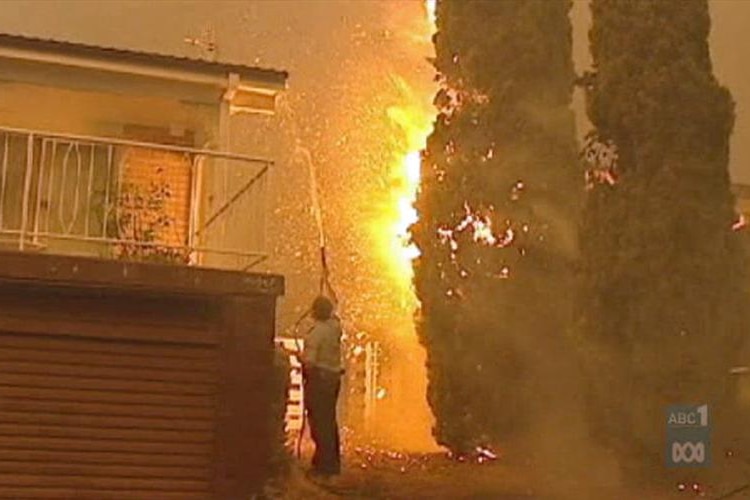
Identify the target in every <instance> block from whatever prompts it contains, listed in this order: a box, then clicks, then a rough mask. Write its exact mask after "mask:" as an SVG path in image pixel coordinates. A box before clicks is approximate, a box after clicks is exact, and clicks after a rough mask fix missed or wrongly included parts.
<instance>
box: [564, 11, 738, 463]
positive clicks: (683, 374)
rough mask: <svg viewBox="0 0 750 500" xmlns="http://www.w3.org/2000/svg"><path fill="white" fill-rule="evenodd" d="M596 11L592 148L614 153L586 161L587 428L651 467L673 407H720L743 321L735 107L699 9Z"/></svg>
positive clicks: (583, 314)
mask: <svg viewBox="0 0 750 500" xmlns="http://www.w3.org/2000/svg"><path fill="white" fill-rule="evenodd" d="M591 7H592V14H593V25H592V28H591V31H590V34H589V36H590V44H591V51H592V56H593V61H594V72H593V73H592V75H590V76H591V78H588V79H587V82H586V83H587V85H588V91H587V105H588V110H587V111H588V115H589V118H590V120H591V122H592V123H593V125H594V127H595V133H594V135H592V141H591V143H590V145H593V146H595V147H599V149H600V150H601V151H609V153H610V154H609V155H607V154H605V155H604V156H603V158H604V159H605V160H606V161H605V163H606V164H605V165H603V166H602V164H601V161H600V160H601V159H602V156H601V155H596V154H592V155H589V156H588V159H589V160H590V167H591V171H590V173H591V174H592V175H590V179H592V182H593V184H592V186H591V188H592V189H591V190H590V191H589V194H588V197H587V200H586V206H585V208H584V215H583V222H582V229H581V235H580V241H581V252H582V270H583V272H582V288H581V299H582V300H581V301H580V303H579V305H580V310H579V314H578V318H579V319H580V328H581V331H582V332H583V338H584V339H585V340H586V341H587V342H586V345H587V346H589V347H591V350H590V352H589V356H588V357H587V360H588V362H587V363H586V365H587V366H588V368H589V370H590V373H589V380H591V387H590V389H591V390H590V391H589V396H590V403H591V410H592V412H591V416H592V417H593V420H592V423H593V424H594V428H595V429H596V430H597V431H598V436H599V437H600V438H602V439H604V440H606V441H607V442H608V443H609V444H610V445H611V446H613V447H615V448H617V449H619V450H621V451H626V452H632V453H637V454H638V457H639V458H638V460H639V461H642V459H643V457H644V456H650V457H651V458H652V459H654V460H659V459H660V458H659V456H660V455H661V453H662V450H663V447H664V444H663V432H664V420H663V419H664V412H665V409H666V407H667V406H668V405H676V404H702V403H708V404H710V405H712V406H711V408H712V410H715V411H714V413H715V414H716V416H717V417H720V416H721V414H722V412H723V410H724V409H726V408H727V402H729V401H730V400H731V397H730V396H731V393H732V390H731V389H732V387H731V380H730V379H731V377H730V376H729V375H728V371H729V369H730V368H731V366H732V364H733V363H734V362H735V361H736V353H737V352H738V348H739V346H740V345H741V344H742V340H743V327H744V326H745V325H747V323H746V316H745V314H744V312H743V309H744V306H745V305H746V301H745V298H746V290H745V286H744V281H745V274H744V267H743V265H744V264H743V256H742V252H741V248H740V242H739V239H738V238H739V237H738V235H737V234H736V233H735V232H733V231H732V222H733V220H734V218H735V213H734V207H733V204H734V200H733V197H732V195H731V191H730V179H729V173H728V160H729V137H730V135H731V131H732V126H733V121H734V112H733V102H732V98H731V96H730V94H729V92H728V91H727V90H726V89H725V88H723V87H722V86H721V85H719V84H718V83H717V81H716V79H715V77H714V75H713V72H712V67H711V59H710V54H709V46H708V35H709V29H710V18H709V12H708V5H707V2H706V0H660V1H658V2H650V1H649V2H647V1H631V0H592V2H591ZM604 171H606V172H604ZM603 172H604V174H603Z"/></svg>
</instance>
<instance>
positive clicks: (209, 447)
mask: <svg viewBox="0 0 750 500" xmlns="http://www.w3.org/2000/svg"><path fill="white" fill-rule="evenodd" d="M218 377H219V374H218V349H217V347H216V346H215V345H210V344H190V343H179V342H164V341H162V342H146V341H142V340H131V339H97V338H87V337H86V336H75V335H72V336H71V335H68V336H61V335H45V334H39V333H27V332H15V333H14V332H7V331H6V332H0V497H1V498H13V499H20V498H49V499H52V498H65V499H70V498H81V499H97V500H104V499H111V498H122V499H139V500H143V499H153V500H157V499H162V498H164V499H166V498H174V499H180V500H188V499H206V498H210V497H211V496H212V495H211V491H212V490H211V488H212V485H211V479H212V474H213V470H212V460H213V451H214V449H213V447H214V421H215V416H216V400H217V385H218Z"/></svg>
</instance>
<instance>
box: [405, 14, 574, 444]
mask: <svg viewBox="0 0 750 500" xmlns="http://www.w3.org/2000/svg"><path fill="white" fill-rule="evenodd" d="M570 7H571V2H570V1H569V0H503V1H489V0H488V1H482V0H441V1H440V2H439V3H438V10H437V26H438V31H437V33H436V35H435V46H436V59H435V67H436V69H437V72H438V78H439V81H440V84H441V89H440V91H439V92H438V94H437V96H436V98H435V103H436V106H437V107H438V109H439V115H438V117H437V120H436V123H435V128H434V132H433V133H432V135H431V136H430V137H429V139H428V143H427V149H426V151H425V152H424V158H423V167H422V179H423V180H422V187H421V192H420V194H419V198H418V201H417V209H418V211H419V217H420V220H419V222H418V223H417V224H416V225H415V226H414V228H413V235H414V240H415V242H416V243H417V245H418V246H419V248H420V250H421V258H420V259H419V260H418V262H417V263H416V266H415V286H416V290H417V294H418V296H419V299H420V301H421V304H422V315H421V322H420V324H419V334H420V338H421V341H422V342H423V344H424V345H425V346H426V349H427V353H428V377H429V388H428V399H429V402H430V405H431V407H432V409H433V412H434V413H435V415H436V421H437V423H436V428H435V435H436V437H437V439H438V441H439V442H440V443H442V444H444V445H446V446H448V447H449V448H451V449H452V450H454V451H459V452H462V451H469V450H471V449H473V447H475V446H477V445H481V444H484V443H488V442H489V443H492V442H495V441H497V440H499V439H502V438H503V437H505V436H507V434H508V433H509V432H511V431H514V430H518V429H519V426H521V424H522V422H523V421H524V420H525V419H524V418H523V417H524V415H525V413H526V411H527V406H528V400H527V399H526V398H525V397H524V394H525V395H527V397H533V395H531V394H530V392H531V391H529V390H528V389H529V387H530V386H529V384H528V379H527V377H526V376H527V374H528V373H529V363H530V362H531V361H530V359H531V358H532V357H533V356H530V351H532V350H534V349H536V347H537V346H538V345H539V343H540V341H542V339H545V338H551V337H554V336H556V335H558V336H559V335H561V334H562V329H563V325H564V324H565V323H566V322H567V320H568V319H569V316H568V315H569V306H570V302H569V300H568V297H569V296H570V294H569V290H568V286H569V281H570V279H569V278H570V272H569V264H570V260H571V259H572V258H573V257H572V256H573V255H574V254H575V251H576V250H575V242H574V240H575V238H574V230H573V228H571V225H570V221H571V220H572V218H573V214H574V213H575V210H576V198H577V196H576V192H577V191H578V190H579V189H580V186H582V174H581V172H579V171H578V169H577V167H576V165H577V159H576V145H575V130H574V121H573V117H572V113H571V111H570V102H571V93H572V84H573V81H574V72H573V64H572V59H571V26H570V21H569V18H568V11H569V9H570Z"/></svg>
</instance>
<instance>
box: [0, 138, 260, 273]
mask: <svg viewBox="0 0 750 500" xmlns="http://www.w3.org/2000/svg"><path fill="white" fill-rule="evenodd" d="M272 164H273V163H272V162H271V161H268V160H263V159H258V158H253V157H250V156H246V155H240V154H233V153H226V152H217V151H211V150H204V149H195V148H188V147H180V146H170V145H164V144H156V143H147V142H138V141H129V140H121V139H112V138H101V137H90V136H80V135H69V134H58V133H51V132H40V131H33V130H24V129H16V128H4V127H0V246H3V247H6V248H7V247H12V248H17V249H19V250H22V251H44V252H50V253H62V254H83V255H92V256H97V257H108V258H118V259H127V260H144V261H166V262H175V263H182V264H189V265H200V266H208V267H221V268H233V269H244V270H248V269H251V268H253V267H254V266H256V265H257V264H259V263H260V262H262V261H263V260H264V259H265V258H266V253H265V239H266V238H265V233H266V227H265V226H266V210H267V178H268V175H267V174H268V171H269V169H270V167H271V166H272Z"/></svg>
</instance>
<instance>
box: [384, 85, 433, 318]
mask: <svg viewBox="0 0 750 500" xmlns="http://www.w3.org/2000/svg"><path fill="white" fill-rule="evenodd" d="M392 79H393V80H394V81H395V82H397V85H399V86H400V87H401V90H402V93H403V94H405V95H406V96H407V98H414V97H415V96H414V94H415V93H414V91H413V90H411V89H410V88H409V87H408V86H407V85H406V83H405V82H404V81H403V80H401V79H400V78H399V77H397V76H393V77H392ZM417 102H418V101H417ZM388 117H389V118H390V120H391V122H392V123H393V124H394V126H395V127H396V128H397V129H398V130H399V131H400V135H401V136H402V138H401V139H402V140H400V141H397V142H398V143H400V144H401V148H402V149H401V151H397V152H396V155H395V164H394V165H393V167H392V175H393V178H394V182H393V185H394V190H393V196H394V199H395V207H396V209H395V211H394V214H393V217H394V220H393V222H392V223H391V224H390V226H391V228H392V229H391V230H390V231H388V233H390V234H387V235H385V236H386V237H387V238H388V239H389V242H388V243H389V244H388V252H387V256H386V260H388V261H389V262H388V264H389V267H390V268H391V270H392V274H393V276H394V278H395V279H396V281H397V282H398V285H399V288H400V289H401V291H402V292H403V293H404V294H405V296H406V297H405V300H406V302H408V303H409V304H410V307H413V306H415V305H416V297H415V296H414V293H413V290H412V286H411V282H412V278H413V271H412V261H413V260H414V259H416V258H417V257H419V249H418V248H417V246H416V245H415V244H414V243H413V242H412V241H411V232H410V228H411V226H412V225H413V224H414V223H416V222H417V221H418V220H419V215H418V214H417V209H416V208H414V202H415V201H416V198H417V192H418V190H419V182H420V179H421V170H422V159H421V154H420V151H421V150H422V149H424V147H425V145H426V142H427V136H428V135H429V134H430V132H431V130H432V119H433V114H432V113H431V112H430V111H429V108H423V107H420V106H418V105H416V104H414V103H410V104H408V105H404V106H394V107H391V108H389V109H388Z"/></svg>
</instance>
